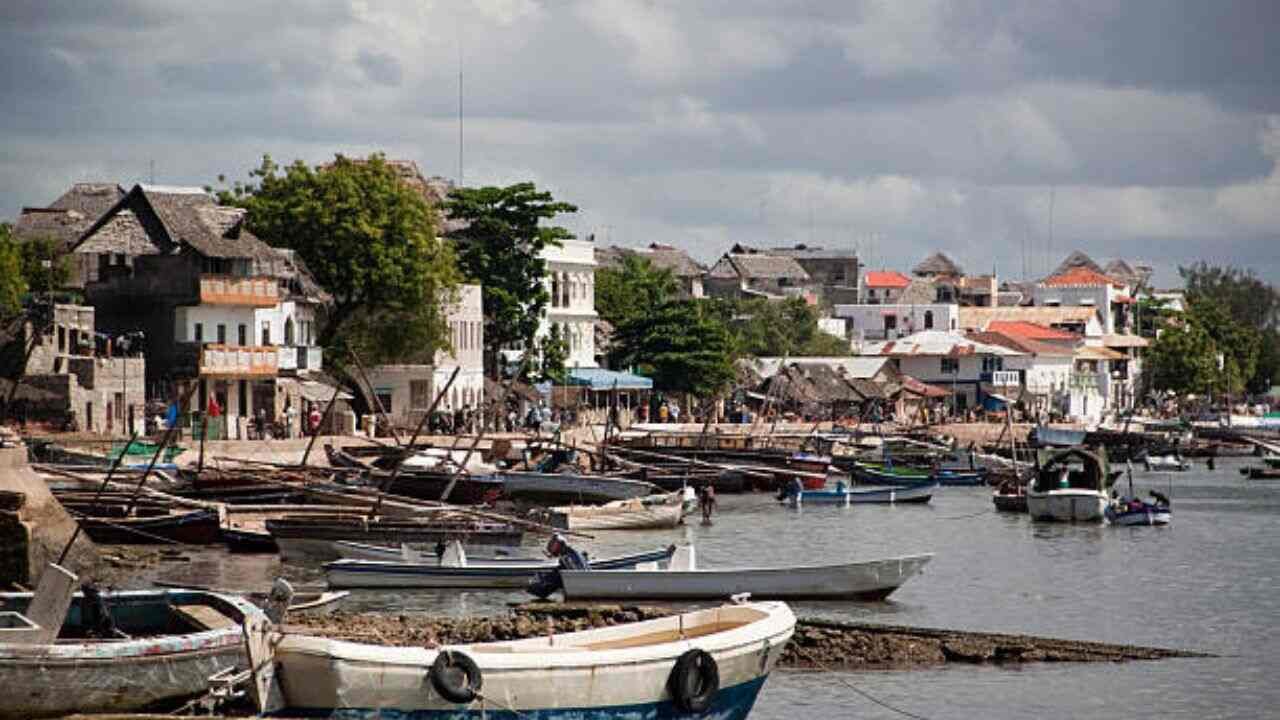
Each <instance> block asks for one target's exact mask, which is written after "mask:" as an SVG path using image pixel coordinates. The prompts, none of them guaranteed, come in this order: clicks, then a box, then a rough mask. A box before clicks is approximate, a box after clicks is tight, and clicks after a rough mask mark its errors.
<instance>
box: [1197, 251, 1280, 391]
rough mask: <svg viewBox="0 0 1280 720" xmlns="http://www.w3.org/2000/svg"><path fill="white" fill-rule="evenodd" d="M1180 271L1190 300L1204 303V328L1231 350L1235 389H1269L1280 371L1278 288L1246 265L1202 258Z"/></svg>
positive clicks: (1231, 372) (1231, 375) (1228, 371)
mask: <svg viewBox="0 0 1280 720" xmlns="http://www.w3.org/2000/svg"><path fill="white" fill-rule="evenodd" d="M1178 272H1179V273H1180V274H1181V275H1182V278H1183V280H1184V281H1185V283H1186V293H1187V302H1188V305H1189V306H1190V307H1198V308H1201V310H1202V314H1203V315H1205V317H1204V318H1203V319H1202V322H1203V323H1204V324H1205V327H1206V329H1207V330H1208V331H1209V332H1210V334H1211V335H1213V336H1214V338H1215V339H1216V340H1217V341H1218V344H1219V347H1221V348H1225V349H1226V350H1227V351H1228V352H1227V354H1228V356H1229V359H1230V360H1231V363H1230V364H1229V366H1228V368H1227V374H1228V375H1229V380H1230V385H1231V388H1232V392H1240V391H1241V390H1242V389H1243V390H1248V391H1249V392H1254V393H1262V392H1266V391H1267V390H1268V389H1269V388H1270V387H1271V385H1273V384H1274V383H1275V382H1276V379H1277V376H1278V375H1280V291H1278V290H1277V289H1276V288H1275V287H1274V286H1272V285H1269V284H1267V283H1265V282H1263V281H1262V280H1259V279H1258V278H1257V277H1255V276H1254V274H1253V271H1252V270H1247V269H1246V270H1242V269H1239V268H1235V267H1230V266H1228V267H1218V266H1212V265H1209V264H1207V263H1204V262H1200V263H1197V264H1195V265H1191V266H1190V267H1180V268H1178ZM1215 307H1216V308H1217V309H1211V308H1215ZM1224 323H1225V324H1224ZM1241 328H1243V329H1241ZM1249 331H1252V332H1249Z"/></svg>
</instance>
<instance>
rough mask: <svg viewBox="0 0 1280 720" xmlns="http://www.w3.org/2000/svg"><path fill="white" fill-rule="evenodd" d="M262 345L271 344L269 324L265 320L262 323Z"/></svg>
mask: <svg viewBox="0 0 1280 720" xmlns="http://www.w3.org/2000/svg"><path fill="white" fill-rule="evenodd" d="M262 344H263V345H270V344H271V323H270V322H269V321H267V320H263V321H262Z"/></svg>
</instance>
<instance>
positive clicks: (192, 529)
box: [79, 510, 222, 545]
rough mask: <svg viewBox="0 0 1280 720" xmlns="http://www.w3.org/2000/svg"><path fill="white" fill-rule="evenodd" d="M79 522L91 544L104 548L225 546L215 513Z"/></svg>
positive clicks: (201, 512)
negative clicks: (101, 545) (127, 546)
mask: <svg viewBox="0 0 1280 720" xmlns="http://www.w3.org/2000/svg"><path fill="white" fill-rule="evenodd" d="M79 522H80V525H81V527H82V528H84V532H85V534H86V535H88V536H89V539H90V540H93V541H94V542H96V543H101V544H104V545H154V544H156V543H167V542H170V541H172V542H177V543H183V544H186V545H213V544H215V543H220V542H222V530H221V528H220V526H219V520H218V513H217V511H215V510H193V511H191V512H187V513H181V514H178V515H161V516H158V517H149V518H113V519H110V520H101V519H97V518H80V520H79Z"/></svg>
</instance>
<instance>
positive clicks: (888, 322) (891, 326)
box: [884, 315, 898, 332]
mask: <svg viewBox="0 0 1280 720" xmlns="http://www.w3.org/2000/svg"><path fill="white" fill-rule="evenodd" d="M897 329H898V316H897V315H885V316H884V331H885V332H889V331H890V330H897Z"/></svg>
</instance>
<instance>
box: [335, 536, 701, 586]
mask: <svg viewBox="0 0 1280 720" xmlns="http://www.w3.org/2000/svg"><path fill="white" fill-rule="evenodd" d="M675 550H676V548H675V546H674V545H672V546H670V547H666V548H663V549H661V550H654V551H652V552H645V553H634V554H631V555H620V556H617V557H610V558H604V559H601V560H591V561H590V562H591V567H592V569H599V570H621V569H630V568H635V567H636V566H637V565H639V564H641V563H652V562H663V561H666V560H669V559H670V558H671V554H672V553H674V552H675ZM457 557H458V556H457V555H456V554H455V555H454V558H457ZM432 560H433V561H432V562H404V561H403V560H402V561H398V562H397V561H385V560H334V561H333V562H329V563H325V565H324V575H325V579H326V580H328V582H329V587H335V588H474V589H517V590H519V589H523V588H525V587H527V586H528V585H529V582H530V581H531V580H533V579H534V577H536V576H537V574H538V573H539V572H545V571H550V570H554V569H556V567H557V564H556V562H555V561H552V560H547V559H536V558H535V559H532V560H530V559H523V558H522V559H520V560H503V561H500V562H496V563H489V562H484V561H483V560H480V559H475V560H471V559H468V558H467V557H466V556H465V555H462V556H461V559H460V560H457V559H454V560H453V561H452V562H451V561H450V558H449V557H448V556H446V557H445V558H444V559H443V561H442V562H440V563H436V562H434V558H433V559H432Z"/></svg>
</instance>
